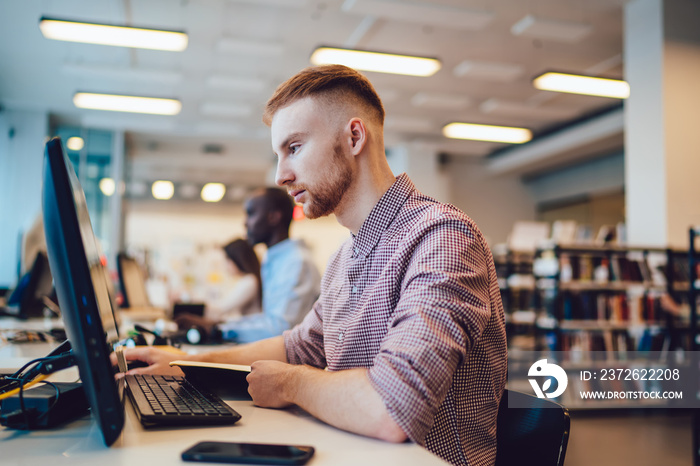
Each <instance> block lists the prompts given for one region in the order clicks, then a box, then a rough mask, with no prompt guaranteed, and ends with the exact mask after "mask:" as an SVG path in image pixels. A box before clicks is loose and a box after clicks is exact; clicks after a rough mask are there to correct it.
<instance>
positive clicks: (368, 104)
mask: <svg viewBox="0 0 700 466" xmlns="http://www.w3.org/2000/svg"><path fill="white" fill-rule="evenodd" d="M306 97H322V98H327V99H329V101H331V102H333V101H335V102H338V101H345V102H350V101H351V102H352V103H354V104H360V105H361V106H362V107H364V108H365V109H366V110H367V111H368V113H369V115H371V116H372V117H374V118H375V119H376V122H377V123H379V124H380V125H383V124H384V106H383V105H382V101H381V99H380V98H379V95H377V91H375V90H374V86H372V83H370V82H369V80H368V79H367V78H366V77H365V76H364V75H362V74H361V73H359V72H358V71H356V70H354V69H352V68H348V67H347V66H343V65H320V66H310V67H308V68H305V69H303V70H301V71H300V72H299V73H297V74H295V75H294V76H292V77H291V78H289V79H288V80H286V81H285V82H283V83H282V84H280V85H279V87H278V88H277V89H276V90H275V93H274V94H272V97H270V100H268V101H267V104H266V105H265V112H264V113H263V122H264V123H265V124H266V125H267V126H270V124H271V123H272V118H273V117H274V116H275V113H277V111H278V110H279V109H281V108H284V107H286V106H288V105H290V104H292V103H293V102H296V101H297V100H299V99H303V98H306Z"/></svg>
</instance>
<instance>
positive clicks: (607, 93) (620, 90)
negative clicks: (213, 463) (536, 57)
mask: <svg viewBox="0 0 700 466" xmlns="http://www.w3.org/2000/svg"><path fill="white" fill-rule="evenodd" d="M532 84H533V85H534V86H535V87H536V88H537V89H540V90H543V91H554V92H566V93H570V94H583V95H592V96H597V97H609V98H613V99H626V98H627V97H629V95H630V86H629V84H628V83H627V82H626V81H622V80H619V79H606V78H596V77H591V76H581V75H575V74H567V73H554V72H549V73H544V74H542V75H540V76H538V77H537V78H535V79H534V80H533V81H532Z"/></svg>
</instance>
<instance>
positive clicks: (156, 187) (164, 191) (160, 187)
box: [151, 180, 175, 201]
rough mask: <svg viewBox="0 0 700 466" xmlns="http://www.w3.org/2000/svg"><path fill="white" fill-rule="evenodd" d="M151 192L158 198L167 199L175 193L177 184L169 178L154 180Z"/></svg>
mask: <svg viewBox="0 0 700 466" xmlns="http://www.w3.org/2000/svg"><path fill="white" fill-rule="evenodd" d="M151 194H153V197H155V198H156V199H158V200H161V201H167V200H168V199H170V198H172V197H173V194H175V185H173V182H172V181H168V180H158V181H154V182H153V184H152V185H151Z"/></svg>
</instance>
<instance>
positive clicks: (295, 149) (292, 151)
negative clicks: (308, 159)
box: [289, 144, 301, 154]
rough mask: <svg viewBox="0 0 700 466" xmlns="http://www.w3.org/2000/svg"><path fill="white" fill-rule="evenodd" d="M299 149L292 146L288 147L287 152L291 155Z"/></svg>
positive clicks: (298, 146) (297, 146)
mask: <svg viewBox="0 0 700 466" xmlns="http://www.w3.org/2000/svg"><path fill="white" fill-rule="evenodd" d="M300 147H301V146H300V145H298V144H297V145H294V146H289V152H290V153H292V154H296V153H297V151H298V150H299V148H300Z"/></svg>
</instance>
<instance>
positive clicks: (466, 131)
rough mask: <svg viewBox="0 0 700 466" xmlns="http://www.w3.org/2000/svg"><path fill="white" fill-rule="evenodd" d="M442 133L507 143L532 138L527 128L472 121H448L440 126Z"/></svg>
mask: <svg viewBox="0 0 700 466" xmlns="http://www.w3.org/2000/svg"><path fill="white" fill-rule="evenodd" d="M442 134H443V135H444V136H445V137H448V138H452V139H471V140H474V141H491V142H507V143H509V144H522V143H524V142H528V141H529V140H530V139H532V132H531V131H530V130H529V129H527V128H514V127H510V126H491V125H476V124H472V123H450V124H448V125H445V126H444V127H443V128H442Z"/></svg>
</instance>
